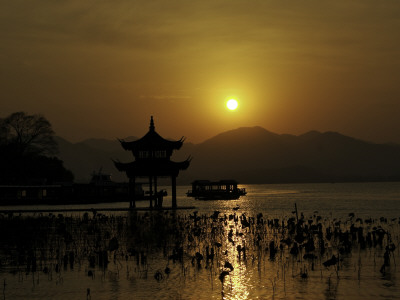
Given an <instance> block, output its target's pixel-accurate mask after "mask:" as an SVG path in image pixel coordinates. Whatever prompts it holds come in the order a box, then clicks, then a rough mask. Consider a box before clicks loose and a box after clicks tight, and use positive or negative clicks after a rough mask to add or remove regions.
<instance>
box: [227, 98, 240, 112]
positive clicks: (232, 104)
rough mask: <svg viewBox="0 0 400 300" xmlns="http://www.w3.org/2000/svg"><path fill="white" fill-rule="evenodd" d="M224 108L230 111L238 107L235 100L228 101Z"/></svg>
mask: <svg viewBox="0 0 400 300" xmlns="http://www.w3.org/2000/svg"><path fill="white" fill-rule="evenodd" d="M226 107H227V108H228V109H230V110H235V109H236V108H237V107H238V102H237V101H236V100H235V99H230V100H228V102H226Z"/></svg>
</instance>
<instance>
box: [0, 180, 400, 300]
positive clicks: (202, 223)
mask: <svg viewBox="0 0 400 300" xmlns="http://www.w3.org/2000/svg"><path fill="white" fill-rule="evenodd" d="M241 187H245V188H246V189H247V192H248V195H247V196H245V197H242V198H240V199H239V200H234V201H196V200H193V199H192V198H187V197H186V196H185V193H186V192H187V190H188V189H190V187H189V186H181V187H178V191H177V194H178V206H195V207H196V209H195V211H197V212H198V213H197V215H206V216H207V218H203V219H200V220H199V221H194V220H193V218H189V217H188V216H189V215H191V216H193V211H192V210H190V211H179V212H178V216H175V217H173V216H170V213H169V212H168V213H161V216H157V217H155V216H153V214H156V213H153V214H150V215H145V213H139V214H138V215H135V216H134V217H132V215H131V214H129V213H126V212H124V213H122V212H121V213H112V215H113V216H117V217H118V221H115V220H114V218H113V217H111V215H110V214H106V215H107V216H106V217H104V218H103V219H101V217H97V219H93V217H92V216H91V215H90V216H89V218H90V221H89V223H82V225H79V226H78V225H76V224H75V223H74V222H75V221H69V220H66V221H65V224H66V225H65V226H66V232H68V234H71V236H69V239H70V241H67V238H66V237H65V234H64V236H62V237H61V238H60V236H59V235H54V236H53V235H51V234H49V235H46V236H45V238H44V239H43V240H45V242H41V243H40V245H39V244H38V245H36V244H35V251H36V252H35V253H36V256H35V257H36V258H37V261H38V267H37V269H38V270H37V271H36V272H32V271H30V272H28V271H27V270H26V266H23V265H22V264H21V265H18V266H16V265H15V263H13V258H12V257H13V256H12V255H13V253H14V252H16V250H15V249H11V248H12V247H5V246H4V243H3V242H2V251H1V257H0V258H1V263H0V280H1V283H2V287H1V288H2V290H3V299H149V298H153V299H389V298H390V299H400V266H399V267H397V266H396V263H399V262H400V257H399V256H400V253H399V243H400V238H399V233H400V227H399V217H400V183H357V184H354V183H346V184H298V185H294V184H290V185H243V186H241ZM165 188H166V189H167V190H168V192H169V194H170V190H169V189H168V187H165ZM295 203H296V204H297V208H298V212H299V217H300V214H301V213H303V214H304V218H305V220H306V224H307V221H308V220H310V222H311V220H313V222H314V223H313V224H315V223H316V220H317V219H316V218H317V217H318V216H321V219H320V223H321V224H322V225H321V226H323V231H324V232H325V230H326V228H334V227H335V226H336V228H338V230H340V231H343V232H345V231H346V230H349V228H350V226H351V224H354V225H355V226H356V227H362V228H363V229H364V236H366V234H367V231H370V232H371V231H374V232H375V231H376V230H379V229H380V228H382V230H383V231H385V232H386V234H385V237H384V238H383V242H382V245H376V246H372V247H366V248H365V249H362V248H361V246H360V245H359V243H357V242H355V241H353V242H352V248H351V251H347V252H344V253H342V252H340V250H339V249H340V248H341V245H340V241H339V240H338V239H337V240H333V239H332V240H329V241H328V240H326V243H325V248H326V249H325V251H324V253H323V254H321V253H320V249H319V247H318V245H317V247H316V249H315V250H314V251H313V252H312V253H315V254H316V255H317V259H315V260H313V261H312V260H307V259H304V258H303V254H304V253H305V252H304V251H305V250H304V249H301V251H300V252H301V254H300V255H298V256H297V257H294V256H293V255H291V254H290V253H289V250H290V247H288V246H286V245H285V246H284V244H283V242H282V239H283V238H284V237H286V236H287V231H288V230H287V229H283V228H282V227H279V226H278V227H273V226H268V225H267V223H265V224H264V225H262V226H261V225H257V226H256V224H254V223H253V224H252V225H251V226H250V227H248V228H245V226H243V223H241V222H240V220H239V221H238V222H235V218H239V217H241V216H243V214H244V215H245V216H247V217H249V216H250V217H254V218H255V217H256V216H257V214H259V213H262V214H263V219H264V221H265V222H267V219H268V220H272V219H279V223H281V222H282V221H284V222H286V221H287V220H288V219H289V218H290V217H294V216H295V215H294V214H293V211H294V207H295ZM147 205H148V203H145V202H138V203H137V206H139V207H140V206H147ZM170 205H171V199H170V197H166V198H165V199H164V206H170ZM111 206H112V207H115V206H116V207H126V203H116V204H101V205H100V204H99V205H95V206H94V205H90V206H89V207H94V208H100V207H111ZM77 207H84V206H71V208H77ZM237 207H239V209H238V210H233V208H237ZM7 208H8V209H9V208H12V207H7ZM16 208H22V207H16ZM29 208H31V207H29ZM41 208H43V209H48V208H51V207H49V206H43V207H41ZM66 208H67V207H66ZM216 210H218V211H220V212H221V213H220V215H219V218H221V220H220V221H213V220H212V219H211V218H208V217H209V216H210V215H211V214H213V212H214V211H216ZM234 213H235V217H234V218H233V219H231V218H229V215H233V214H234ZM351 213H354V214H355V217H354V218H350V216H349V214H351ZM224 214H226V215H227V218H226V219H225V220H224V221H223V216H224ZM36 215H37V217H38V218H39V214H36ZM63 215H64V216H65V217H68V216H70V215H71V216H73V218H78V219H82V214H80V215H78V214H77V213H74V214H71V213H64V214H63ZM381 217H385V218H386V219H387V221H386V220H383V219H382V220H379V219H380V218H381ZM6 218H7V216H2V220H5V219H6ZM132 218H137V219H135V220H139V221H136V222H139V223H138V224H142V223H143V224H144V225H143V226H144V227H146V226H148V227H146V228H147V229H146V230H147V231H145V232H144V233H143V234H142V235H140V238H141V240H140V239H138V236H136V235H135V234H134V233H132V232H135V229H132V228H137V227H135V226H137V224H136V223H135V224H136V225H132V224H133V223H134V222H133V221H132V220H133V219H132ZM152 218H155V220H156V222H159V223H157V224H158V225H160V226H161V227H158V228H160V231H162V230H161V229H164V228H167V227H168V226H170V223H172V222H176V224H178V225H176V226H177V227H176V231H177V232H175V233H174V232H171V230H166V229H165V235H166V237H165V239H164V238H163V237H161V236H158V235H157V234H159V233H157V232H156V231H157V230H155V227H152V226H153V225H148V224H150V223H148V222H150V221H149V220H150V219H152ZM176 218H177V219H176ZM356 218H360V219H362V220H366V219H370V218H371V219H372V220H374V221H373V223H365V222H363V223H360V221H356ZM94 220H95V221H94ZM176 220H178V221H176ZM338 220H340V224H339V223H337V222H338ZM63 222H64V221H63ZM69 222H72V223H69ZM77 222H78V221H77ZM79 222H80V221H79ZM79 222H78V224H81V223H79ZM93 222H94V223H93ZM141 222H142V223H141ZM335 223H336V225H334V224H335ZM3 224H7V223H3ZM57 224H58V223H57ZM63 224H64V223H63ZM146 224H147V225H146ZM174 224H175V223H174ZM58 225H59V224H58ZM49 226H50V225H49ZM174 226H175V225H174ZM53 227H54V226H53ZM93 228H95V229H96V230H95V232H97V233H93V232H92V233H91V234H90V235H89V234H88V230H90V231H93V230H94V229H93ZM174 228H175V227H174ZM377 228H378V229H377ZM49 230H50V229H49ZM196 230H199V231H198V232H197V231H196ZM230 231H231V235H230V234H229V232H230ZM54 232H56V233H57V234H59V230H58V229H57V228H56V229H55V230H54ZM196 232H197V234H196ZM162 233H163V234H164V232H162ZM96 234H97V235H96ZM178 235H179V239H178V240H179V241H181V245H182V246H183V251H184V254H183V256H182V257H183V259H182V261H181V262H179V261H175V262H173V260H171V259H168V256H171V254H173V253H174V252H173V249H174V247H175V242H176V240H174V239H176V236H178ZM113 236H115V237H117V238H118V241H119V247H118V250H115V251H108V259H109V261H110V262H109V264H108V266H107V268H103V267H101V266H99V264H98V263H96V264H95V265H94V266H93V265H92V266H91V265H90V264H89V260H88V256H89V255H90V253H97V252H96V251H98V250H99V249H103V248H105V249H109V248H107V247H109V241H110V239H111V238H112V237H113ZM154 236H156V237H157V238H158V239H159V240H160V241H162V242H160V243H158V242H157V240H156V241H155V242H154V241H153V240H152V239H151V238H150V237H154ZM167 236H168V237H167ZM22 238H23V237H21V239H22ZM0 239H2V238H0ZM14 240H16V243H17V244H18V237H16V238H15V239H14ZM92 240H93V241H92ZM271 241H274V242H275V245H276V246H277V245H282V248H281V249H280V248H278V251H277V253H276V255H275V256H274V257H271V254H270V253H271V252H270V249H271V245H270V242H271ZM21 243H22V241H21ZM91 243H92V244H91ZM217 243H218V244H220V246H219V247H217V246H216V244H217ZM315 243H316V244H317V242H316V240H315ZM388 244H394V245H395V246H396V249H395V250H394V251H391V252H390V267H387V268H386V270H385V272H380V269H381V266H382V264H383V262H384V252H385V246H386V245H388ZM102 245H105V246H102ZM239 245H240V246H242V247H245V248H246V249H247V251H246V257H245V258H244V257H243V254H244V252H243V251H242V252H240V251H238V246H239ZM207 246H208V247H209V248H211V247H212V248H215V258H214V260H213V261H212V263H211V262H209V263H206V262H205V258H204V259H203V260H202V261H201V264H200V265H198V264H197V260H196V259H195V257H196V252H198V253H201V254H202V255H203V256H204V257H205V256H206V251H207V250H206V247H207ZM101 247H103V248H101ZM131 248H135V250H137V251H138V252H140V251H142V252H144V253H145V256H146V261H145V263H143V262H142V257H141V256H140V255H139V254H138V253H136V254H134V255H129V256H127V253H128V252H129V251H130V250H129V249H131ZM88 249H89V250H90V249H92V250H90V251H92V252H90V251H89V250H88ZM71 251H72V252H74V253H75V257H76V259H75V263H74V266H73V268H71V267H70V266H69V265H68V266H66V267H65V268H61V267H60V269H59V270H57V272H56V265H57V263H59V264H60V265H61V257H62V255H63V254H65V253H70V252H71ZM93 251H94V252H93ZM239 254H240V255H239ZM96 255H97V254H96ZM332 255H335V256H339V257H340V258H341V260H340V263H339V265H335V266H330V267H325V266H324V265H323V264H322V263H323V262H324V261H326V260H328V259H329V258H331V257H332ZM139 256H140V262H139ZM226 261H228V262H230V263H231V264H232V266H233V268H234V269H233V270H232V271H231V270H230V269H227V268H224V263H225V262H226ZM337 266H339V268H337ZM45 267H47V271H46V272H43V269H44V268H45ZM166 268H168V269H169V272H168V274H167V273H166V272H165V270H166ZM305 270H307V272H305ZM223 271H228V272H229V275H228V276H226V277H225V280H224V282H223V283H222V282H221V280H220V279H219V276H220V274H221V273H222V272H223ZM157 272H159V274H161V275H159V276H158V277H157V278H158V280H156V278H155V275H156V274H157ZM305 273H306V274H307V275H306V276H303V277H306V278H302V277H301V274H305ZM88 274H90V276H88ZM88 289H90V293H88ZM88 294H89V295H88Z"/></svg>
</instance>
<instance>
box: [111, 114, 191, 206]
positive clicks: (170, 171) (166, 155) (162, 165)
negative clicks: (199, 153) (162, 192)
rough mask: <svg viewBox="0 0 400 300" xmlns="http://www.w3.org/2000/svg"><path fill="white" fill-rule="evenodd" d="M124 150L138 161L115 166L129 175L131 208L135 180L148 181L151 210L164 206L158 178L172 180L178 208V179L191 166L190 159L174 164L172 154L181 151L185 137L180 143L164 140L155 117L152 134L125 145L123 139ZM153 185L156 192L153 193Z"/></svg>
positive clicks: (173, 193)
mask: <svg viewBox="0 0 400 300" xmlns="http://www.w3.org/2000/svg"><path fill="white" fill-rule="evenodd" d="M120 142H121V145H122V147H123V148H124V149H125V150H129V151H132V154H133V156H134V157H135V160H134V161H133V162H130V163H121V162H115V161H114V164H115V167H116V168H117V169H118V170H119V171H121V172H126V175H127V176H128V178H129V187H130V189H129V190H130V198H131V200H130V207H135V183H136V177H147V178H149V188H150V191H149V192H150V207H153V200H155V206H156V207H161V201H160V200H159V198H158V194H159V193H158V192H157V178H158V177H170V178H171V182H172V208H176V207H177V205H176V178H177V177H178V174H179V171H180V170H186V169H187V168H188V167H189V164H190V160H191V159H190V158H188V159H186V160H185V161H182V162H174V161H171V160H170V157H171V155H172V152H173V151H174V150H179V149H180V148H181V147H182V144H183V142H184V137H182V138H181V139H180V140H179V141H170V140H166V139H164V138H162V137H161V136H160V135H159V134H158V133H157V132H156V131H155V128H154V121H153V117H151V119H150V127H149V132H147V133H146V135H144V136H143V137H142V138H140V139H138V140H136V141H132V142H126V141H124V140H120ZM153 184H154V193H153Z"/></svg>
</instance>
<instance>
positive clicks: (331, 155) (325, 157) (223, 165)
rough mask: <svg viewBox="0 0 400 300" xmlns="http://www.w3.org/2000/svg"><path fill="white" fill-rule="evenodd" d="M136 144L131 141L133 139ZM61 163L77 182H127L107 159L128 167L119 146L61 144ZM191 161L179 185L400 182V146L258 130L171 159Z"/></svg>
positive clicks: (189, 147)
mask: <svg viewBox="0 0 400 300" xmlns="http://www.w3.org/2000/svg"><path fill="white" fill-rule="evenodd" d="M132 139H134V138H132ZM59 145H60V158H61V159H62V160H64V164H65V166H66V167H67V168H69V169H70V170H71V171H72V172H73V173H74V174H75V178H76V179H78V180H79V179H85V178H86V179H87V180H88V179H89V177H90V174H91V173H92V172H93V171H96V170H99V168H100V167H102V168H103V169H102V170H103V171H104V172H108V173H111V174H112V175H113V178H114V180H116V181H121V180H126V177H125V175H123V174H120V173H119V172H118V171H117V170H116V169H115V167H114V165H113V164H112V161H111V158H113V159H118V160H120V161H123V162H128V161H132V160H133V157H132V154H131V153H129V152H126V151H124V150H123V149H122V147H121V145H120V144H119V142H118V141H117V140H116V141H110V140H101V139H89V140H85V141H83V142H80V143H76V144H71V143H69V142H67V141H65V140H63V139H61V138H59ZM189 155H190V156H192V157H193V160H192V163H191V165H190V167H189V169H188V170H186V171H183V172H181V173H180V175H179V178H178V183H181V184H187V183H190V182H191V181H193V180H194V179H230V178H232V179H237V180H238V181H239V182H241V183H284V182H338V181H387V180H400V145H397V144H374V143H370V142H366V141H362V140H358V139H355V138H352V137H348V136H344V135H342V134H340V133H336V132H324V133H321V132H318V131H310V132H308V133H305V134H302V135H299V136H295V135H290V134H276V133H272V132H270V131H268V130H265V129H264V128H262V127H242V128H238V129H235V130H230V131H227V132H223V133H221V134H219V135H217V136H214V137H212V138H210V139H208V140H206V141H204V142H203V143H200V144H191V143H184V144H183V147H182V148H181V149H180V150H179V151H176V152H175V153H174V155H173V157H172V159H173V160H175V161H179V160H183V159H186V158H187V157H188V156H189Z"/></svg>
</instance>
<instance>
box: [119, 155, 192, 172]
mask: <svg viewBox="0 0 400 300" xmlns="http://www.w3.org/2000/svg"><path fill="white" fill-rule="evenodd" d="M190 161H191V158H190V157H189V158H188V159H186V160H185V161H182V162H174V161H170V160H165V161H137V160H136V161H133V162H130V163H122V162H117V161H114V164H115V167H116V168H117V169H118V170H119V171H124V172H126V174H127V175H128V177H133V176H138V177H140V176H178V173H179V171H180V170H186V169H187V168H188V167H189V165H190Z"/></svg>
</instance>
